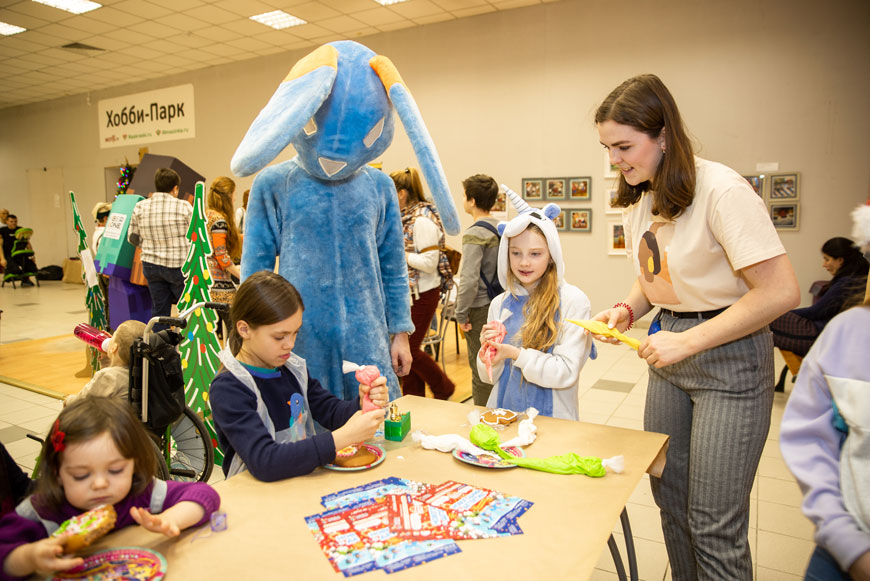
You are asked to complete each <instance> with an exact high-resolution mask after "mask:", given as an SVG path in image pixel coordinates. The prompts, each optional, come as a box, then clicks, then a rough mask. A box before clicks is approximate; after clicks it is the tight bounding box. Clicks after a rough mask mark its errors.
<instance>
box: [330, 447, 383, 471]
mask: <svg viewBox="0 0 870 581" xmlns="http://www.w3.org/2000/svg"><path fill="white" fill-rule="evenodd" d="M377 459H378V457H377V456H376V455H375V453H374V452H372V451H371V450H369V449H368V448H366V447H365V446H348V447H346V448H342V449H341V450H339V451H337V452H336V453H335V460H334V461H333V462H332V463H333V464H335V465H336V466H341V467H342V468H356V467H358V466H367V465H369V464H371V463H372V462H374V461H375V460H377Z"/></svg>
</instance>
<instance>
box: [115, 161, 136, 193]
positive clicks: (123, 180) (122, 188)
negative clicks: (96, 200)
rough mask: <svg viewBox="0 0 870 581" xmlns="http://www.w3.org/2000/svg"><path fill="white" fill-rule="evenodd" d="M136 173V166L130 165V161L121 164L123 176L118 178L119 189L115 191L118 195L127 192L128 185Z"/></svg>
mask: <svg viewBox="0 0 870 581" xmlns="http://www.w3.org/2000/svg"><path fill="white" fill-rule="evenodd" d="M135 173H136V168H135V167H133V166H132V165H130V164H129V162H128V163H124V165H122V166H121V177H119V178H118V182H117V183H116V184H115V185H116V186H117V188H118V191H117V192H116V193H115V196H116V197H117V196H120V195H123V194H126V193H127V187H128V186H129V185H130V182H131V181H133V174H135Z"/></svg>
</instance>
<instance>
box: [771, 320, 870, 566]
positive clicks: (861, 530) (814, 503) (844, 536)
mask: <svg viewBox="0 0 870 581" xmlns="http://www.w3.org/2000/svg"><path fill="white" fill-rule="evenodd" d="M868 345H870V308H868V307H855V308H852V309H849V310H847V311H845V312H843V313H840V314H839V315H837V316H836V317H834V318H833V319H832V320H831V322H830V323H828V325H827V327H825V330H824V331H822V334H821V335H819V338H818V339H816V342H815V343H814V344H813V346H812V348H811V349H810V352H809V353H808V354H807V356H806V358H805V359H804V360H803V363H802V364H801V371H800V373H799V374H798V376H797V381H796V382H795V387H794V390H793V391H792V393H791V396H789V400H788V405H786V408H785V413H784V414H783V417H782V426H781V429H780V437H779V442H780V444H779V445H780V448H781V450H782V457H783V459H784V460H785V462H786V464H787V465H788V467H789V469H790V470H791V471H792V473H793V474H794V476H795V478H796V479H797V481H798V484H800V487H801V490H802V491H803V493H804V501H803V505H802V508H803V512H804V514H805V515H806V516H807V518H809V519H810V520H812V521H813V523H814V524H815V525H816V534H815V539H816V543H818V545H820V546H821V547H823V548H824V549H825V550H826V551H828V552H829V553H830V554H831V555H832V556H833V557H834V558H835V559H836V560H837V563H839V565H840V567H841V568H842V569H843V570H844V571H845V570H848V568H849V567H850V566H851V565H852V563H854V562H855V560H856V559H857V558H858V557H860V556H861V555H862V554H863V553H865V552H867V551H870V485H868V482H870V454H868V450H870V446H868V445H867V444H868V433H870V431H868V429H867V428H868V425H870V365H867V346H868ZM834 405H836V406H837V410H838V412H839V417H840V418H841V420H842V421H844V422H845V424H846V425H847V426H848V427H849V435H848V436H846V437H845V438H844V436H843V433H842V432H841V431H839V430H838V429H837V427H835V421H836V420H837V416H838V414H835V412H834Z"/></svg>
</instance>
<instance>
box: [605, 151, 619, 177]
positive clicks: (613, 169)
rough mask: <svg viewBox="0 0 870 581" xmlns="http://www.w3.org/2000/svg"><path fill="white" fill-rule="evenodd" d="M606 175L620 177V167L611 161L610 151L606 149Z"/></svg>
mask: <svg viewBox="0 0 870 581" xmlns="http://www.w3.org/2000/svg"><path fill="white" fill-rule="evenodd" d="M604 177H606V178H615V177H619V167H617V166H615V165H613V164H612V163H610V152H609V151H607V150H606V149H605V150H604Z"/></svg>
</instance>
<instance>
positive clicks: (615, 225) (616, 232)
mask: <svg viewBox="0 0 870 581" xmlns="http://www.w3.org/2000/svg"><path fill="white" fill-rule="evenodd" d="M607 254H625V227H624V226H623V225H622V221H621V220H619V221H616V220H610V221H608V222H607Z"/></svg>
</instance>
